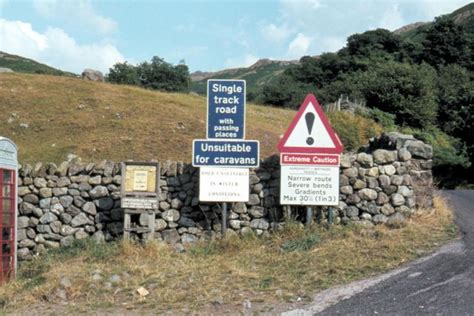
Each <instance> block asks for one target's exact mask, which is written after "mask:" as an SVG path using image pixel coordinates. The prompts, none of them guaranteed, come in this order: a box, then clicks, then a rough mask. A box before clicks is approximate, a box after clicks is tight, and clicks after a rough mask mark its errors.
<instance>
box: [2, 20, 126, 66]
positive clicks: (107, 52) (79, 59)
mask: <svg viewBox="0 0 474 316" xmlns="http://www.w3.org/2000/svg"><path fill="white" fill-rule="evenodd" d="M0 51H4V52H7V53H11V54H16V55H20V56H23V57H28V58H32V59H35V60H37V61H39V62H42V63H46V64H49V65H51V66H53V67H57V68H60V69H62V70H67V71H72V72H75V73H80V72H82V70H83V69H84V68H93V69H98V70H100V71H102V72H108V69H109V68H110V67H111V66H113V65H114V64H115V63H117V62H123V61H124V60H125V58H124V57H123V55H122V54H121V53H120V52H119V51H118V49H117V48H116V47H115V46H113V45H111V44H107V43H90V44H85V45H81V44H78V43H77V42H76V41H75V40H74V38H72V37H71V36H69V35H68V34H67V33H66V32H64V31H63V30H62V29H59V28H51V27H50V28H48V29H46V31H45V32H43V33H40V32H38V31H35V30H34V29H33V27H32V26H31V24H30V23H27V22H22V21H8V20H5V19H1V18H0Z"/></svg>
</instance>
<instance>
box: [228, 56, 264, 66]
mask: <svg viewBox="0 0 474 316" xmlns="http://www.w3.org/2000/svg"><path fill="white" fill-rule="evenodd" d="M257 60H258V57H257V56H255V55H253V54H245V55H243V56H239V57H231V58H227V59H226V61H225V62H224V64H225V66H226V67H228V68H239V67H249V66H251V65H253V64H255V63H256V62H257Z"/></svg>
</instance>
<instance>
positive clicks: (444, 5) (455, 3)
mask: <svg viewBox="0 0 474 316" xmlns="http://www.w3.org/2000/svg"><path fill="white" fill-rule="evenodd" d="M471 2H472V1H471V0H449V1H447V0H445V1H440V0H418V1H417V2H416V5H417V7H418V8H419V10H420V11H421V12H422V13H423V14H424V15H425V16H426V18H427V19H433V18H434V17H436V16H440V15H443V14H449V13H451V12H453V11H454V10H456V9H459V8H461V7H462V6H465V5H467V4H469V3H471Z"/></svg>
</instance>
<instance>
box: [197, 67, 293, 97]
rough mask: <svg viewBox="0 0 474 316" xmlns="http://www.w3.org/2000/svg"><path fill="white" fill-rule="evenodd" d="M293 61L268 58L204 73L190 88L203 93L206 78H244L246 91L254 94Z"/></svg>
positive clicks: (204, 92)
mask: <svg viewBox="0 0 474 316" xmlns="http://www.w3.org/2000/svg"><path fill="white" fill-rule="evenodd" d="M292 63H293V62H279V61H270V60H260V61H258V62H257V63H255V64H254V65H252V66H250V67H248V68H234V69H226V70H222V71H219V72H215V73H208V74H206V78H204V79H201V80H197V81H193V82H192V83H191V90H192V91H194V92H196V93H199V94H202V95H205V94H206V89H207V78H219V79H244V80H246V81H247V93H248V94H254V93H255V92H256V91H258V89H259V88H261V87H262V86H263V85H264V84H266V83H268V82H271V81H272V80H274V79H275V78H276V77H277V76H278V75H279V74H281V73H282V72H283V71H284V70H285V69H287V68H288V67H290V66H291V65H292Z"/></svg>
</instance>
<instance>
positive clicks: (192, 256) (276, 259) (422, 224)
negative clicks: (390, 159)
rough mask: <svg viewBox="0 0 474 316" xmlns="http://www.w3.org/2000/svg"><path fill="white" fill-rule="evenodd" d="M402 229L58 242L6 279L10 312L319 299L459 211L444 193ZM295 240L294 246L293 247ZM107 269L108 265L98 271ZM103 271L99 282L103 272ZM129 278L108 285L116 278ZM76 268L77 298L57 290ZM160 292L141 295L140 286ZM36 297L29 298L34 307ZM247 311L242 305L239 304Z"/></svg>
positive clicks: (4, 297) (444, 235)
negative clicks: (184, 247) (172, 241)
mask: <svg viewBox="0 0 474 316" xmlns="http://www.w3.org/2000/svg"><path fill="white" fill-rule="evenodd" d="M435 202H436V203H435V205H436V208H435V209H434V210H431V211H429V210H425V211H424V212H422V213H421V214H418V215H416V216H414V217H413V218H412V219H410V220H409V221H408V223H407V224H406V225H405V226H403V227H402V228H399V229H389V228H387V227H383V226H377V227H375V228H373V229H367V228H363V227H358V226H356V225H354V226H333V227H332V228H331V229H329V230H328V229H326V228H323V227H320V226H316V225H315V226H313V227H312V228H311V229H309V230H307V229H304V228H302V227H301V226H297V225H291V224H290V225H287V227H286V229H285V230H283V231H281V232H275V233H273V234H271V236H270V237H268V238H258V237H256V236H253V235H250V236H246V237H242V238H240V237H229V238H225V239H221V240H211V241H206V242H202V243H200V244H197V245H195V246H192V247H191V248H188V251H186V252H184V253H177V252H176V251H174V250H173V249H172V248H171V247H169V246H167V245H163V244H158V243H147V244H145V245H143V244H136V243H126V242H115V243H109V244H95V243H94V242H93V241H92V240H84V241H80V242H77V243H76V244H75V245H74V246H73V247H71V248H62V249H56V250H50V251H49V252H48V253H45V254H43V255H42V256H39V257H36V258H34V259H33V261H31V262H24V263H22V264H21V265H20V268H19V276H18V279H17V280H16V281H13V282H10V283H8V284H6V285H4V286H3V287H0V304H3V310H1V309H0V312H4V313H17V314H21V313H28V311H29V310H31V308H36V307H41V311H42V313H45V314H49V313H55V314H57V313H61V314H67V313H78V312H81V313H86V314H90V313H97V312H99V313H100V312H104V313H106V314H115V313H123V312H124V310H129V309H133V311H134V313H145V314H147V313H149V312H153V313H158V314H160V313H164V312H166V311H171V312H176V313H181V312H183V313H185V311H183V307H186V309H187V310H188V312H189V311H199V312H200V313H203V314H206V313H209V312H213V313H217V314H222V313H224V312H223V311H222V312H218V311H216V310H213V308H215V302H216V301H218V302H219V304H218V305H220V304H223V306H235V304H237V305H239V306H241V303H242V301H243V300H244V299H245V298H249V299H251V301H252V304H255V303H256V302H260V303H261V304H264V306H262V308H265V306H266V307H269V306H272V307H274V308H275V310H277V311H278V310H279V308H280V307H281V306H285V304H286V303H287V302H288V301H295V300H296V299H298V298H302V299H303V301H306V300H309V299H310V298H311V297H312V296H313V295H314V293H315V292H318V291H321V290H323V289H326V288H328V287H331V286H335V285H339V284H344V283H348V282H351V281H354V280H358V279H361V278H365V277H368V276H373V275H375V274H378V273H382V272H384V271H387V270H390V269H393V268H395V267H398V266H400V265H401V264H404V263H406V262H408V261H410V260H413V259H415V258H417V257H419V256H420V255H421V254H422V253H427V252H428V251H430V250H432V249H434V248H436V247H438V246H439V245H440V244H442V243H443V242H446V241H447V240H450V239H452V238H454V237H456V234H457V230H456V228H455V226H453V220H452V213H451V211H450V210H449V209H448V208H447V206H446V204H445V203H444V201H442V200H441V199H439V198H437V199H436V200H435ZM285 249H286V250H285ZM97 271H99V272H97ZM96 273H100V275H101V276H102V279H101V280H99V281H97V280H94V279H93V278H92V275H93V274H96ZM113 275H120V276H121V281H120V282H119V283H118V284H113V285H112V286H111V287H107V286H106V284H105V283H106V282H108V280H109V278H110V277H111V276H113ZM63 277H67V278H68V279H69V280H70V282H71V287H69V288H65V289H64V290H65V291H66V295H67V305H62V304H61V299H58V298H57V297H56V296H55V293H56V292H57V291H58V289H63V287H62V286H61V285H60V280H61V278H63ZM142 286H143V287H145V288H146V289H147V290H148V291H149V292H150V294H149V295H148V296H147V297H146V299H143V298H141V297H140V296H139V295H138V294H137V289H138V288H139V287H142ZM25 306H27V307H25ZM238 312H239V311H236V313H238Z"/></svg>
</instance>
